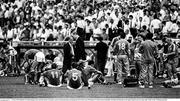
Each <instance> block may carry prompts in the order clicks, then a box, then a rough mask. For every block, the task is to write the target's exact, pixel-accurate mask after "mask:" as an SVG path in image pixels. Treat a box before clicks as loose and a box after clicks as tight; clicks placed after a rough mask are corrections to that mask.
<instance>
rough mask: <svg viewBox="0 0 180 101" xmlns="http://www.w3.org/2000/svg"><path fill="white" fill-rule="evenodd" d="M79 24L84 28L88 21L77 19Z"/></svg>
mask: <svg viewBox="0 0 180 101" xmlns="http://www.w3.org/2000/svg"><path fill="white" fill-rule="evenodd" d="M77 26H78V27H80V28H83V29H84V28H85V26H86V23H85V21H84V20H77Z"/></svg>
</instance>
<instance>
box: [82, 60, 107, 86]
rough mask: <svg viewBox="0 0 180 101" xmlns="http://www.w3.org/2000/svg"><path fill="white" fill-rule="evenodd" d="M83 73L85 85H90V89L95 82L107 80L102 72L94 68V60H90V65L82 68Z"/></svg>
mask: <svg viewBox="0 0 180 101" xmlns="http://www.w3.org/2000/svg"><path fill="white" fill-rule="evenodd" d="M82 74H83V75H82V78H83V82H84V84H85V86H86V85H88V89H90V88H91V86H92V85H93V84H94V83H95V82H99V83H105V82H106V80H105V79H104V78H103V75H102V73H101V72H100V71H98V70H96V69H95V68H94V61H91V60H90V61H89V62H88V65H87V66H85V68H84V69H82Z"/></svg>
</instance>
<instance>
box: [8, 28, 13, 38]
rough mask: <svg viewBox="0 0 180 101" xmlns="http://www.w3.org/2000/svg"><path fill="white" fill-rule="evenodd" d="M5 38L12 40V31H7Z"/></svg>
mask: <svg viewBox="0 0 180 101" xmlns="http://www.w3.org/2000/svg"><path fill="white" fill-rule="evenodd" d="M7 38H8V39H10V38H13V30H12V29H11V30H8V31H7Z"/></svg>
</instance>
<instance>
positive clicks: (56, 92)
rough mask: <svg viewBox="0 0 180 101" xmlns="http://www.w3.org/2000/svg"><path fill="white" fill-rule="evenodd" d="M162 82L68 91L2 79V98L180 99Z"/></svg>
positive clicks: (175, 91) (18, 80)
mask: <svg viewBox="0 0 180 101" xmlns="http://www.w3.org/2000/svg"><path fill="white" fill-rule="evenodd" d="M108 80H109V81H111V79H108ZM160 81H161V80H156V83H155V86H154V88H153V89H150V88H145V89H140V88H138V87H129V88H121V87H120V86H119V85H117V84H112V85H100V84H95V85H94V86H93V87H92V89H90V90H88V89H87V87H84V88H83V89H81V90H68V89H67V88H66V85H63V87H61V88H48V87H39V86H36V85H24V83H23V77H22V76H21V77H0V98H180V89H172V88H171V89H170V88H169V89H167V88H162V87H160V86H161V85H160Z"/></svg>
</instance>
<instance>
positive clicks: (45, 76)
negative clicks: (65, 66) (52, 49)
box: [39, 63, 63, 87]
mask: <svg viewBox="0 0 180 101" xmlns="http://www.w3.org/2000/svg"><path fill="white" fill-rule="evenodd" d="M62 74H63V73H62V71H61V70H58V69H57V65H56V64H55V63H53V64H52V65H51V69H48V70H47V71H45V72H43V73H42V74H41V77H40V79H39V82H40V86H47V87H61V85H62V84H61V83H62Z"/></svg>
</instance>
